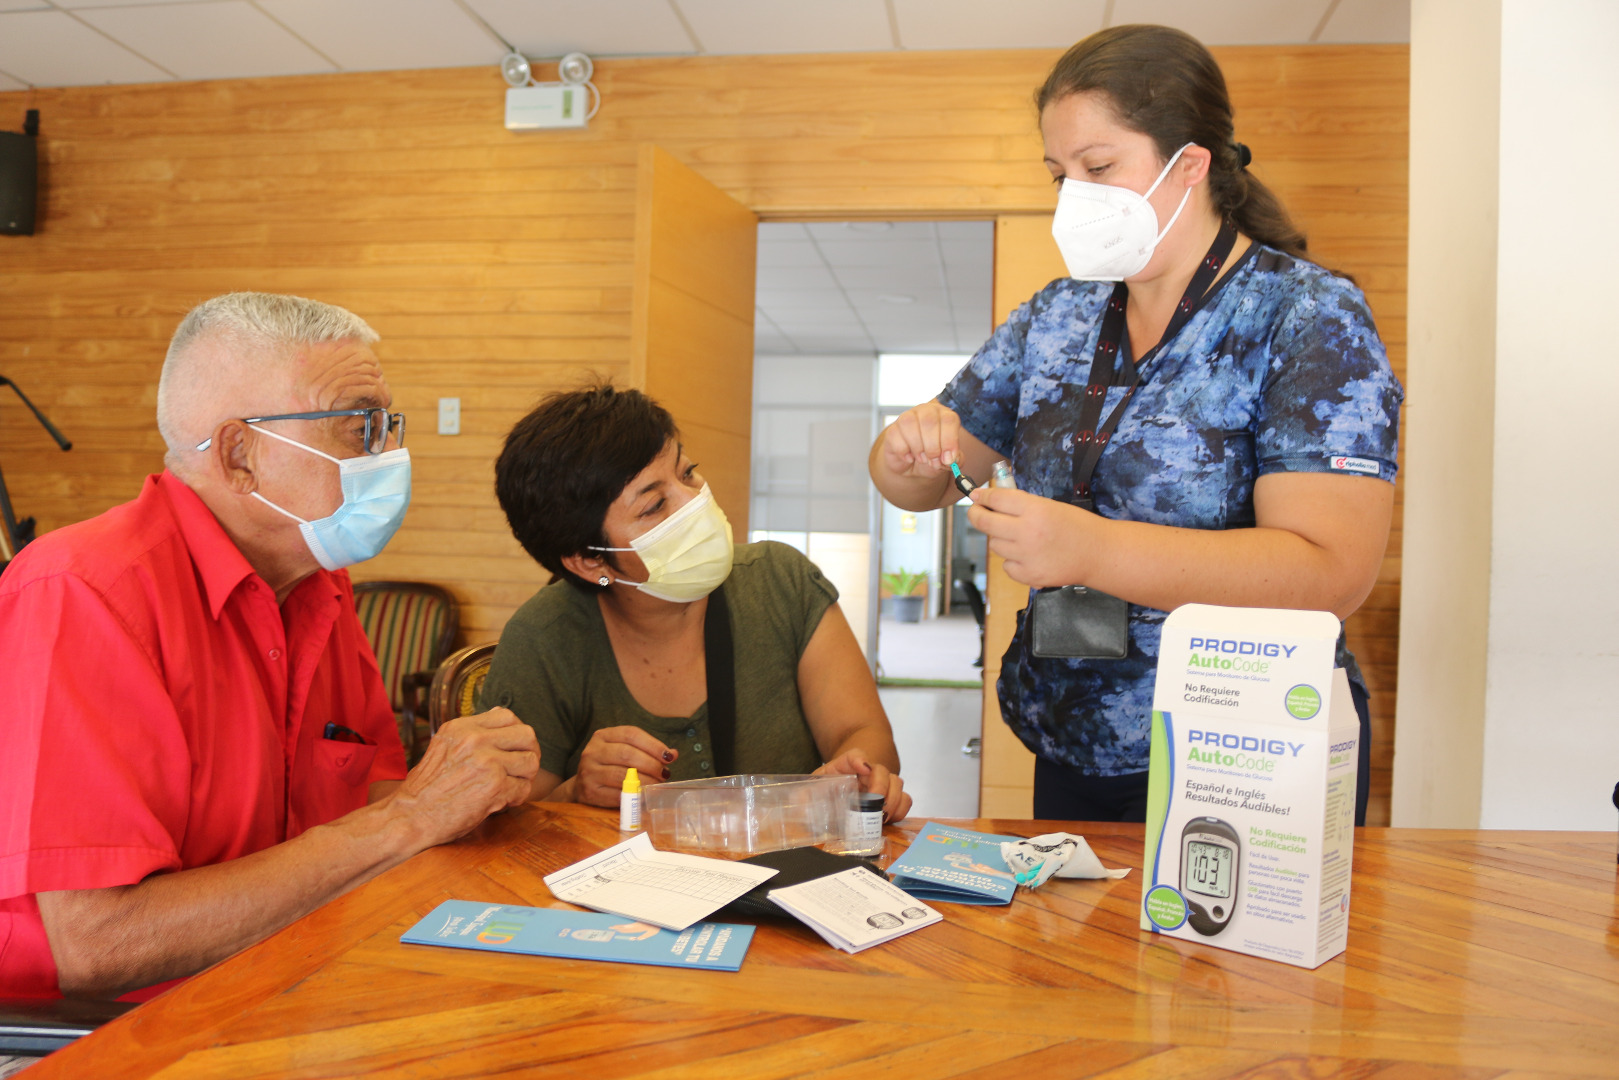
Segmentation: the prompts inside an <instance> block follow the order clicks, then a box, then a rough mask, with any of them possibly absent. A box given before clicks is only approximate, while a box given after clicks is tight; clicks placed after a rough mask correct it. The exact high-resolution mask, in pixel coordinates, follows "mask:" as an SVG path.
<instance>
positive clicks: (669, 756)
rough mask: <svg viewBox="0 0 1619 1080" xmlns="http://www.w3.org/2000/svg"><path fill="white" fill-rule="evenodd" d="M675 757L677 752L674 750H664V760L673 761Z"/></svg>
mask: <svg viewBox="0 0 1619 1080" xmlns="http://www.w3.org/2000/svg"><path fill="white" fill-rule="evenodd" d="M674 759H675V752H674V751H673V750H665V751H664V752H663V760H664V761H665V762H666V763H667V762H670V761H673V760H674Z"/></svg>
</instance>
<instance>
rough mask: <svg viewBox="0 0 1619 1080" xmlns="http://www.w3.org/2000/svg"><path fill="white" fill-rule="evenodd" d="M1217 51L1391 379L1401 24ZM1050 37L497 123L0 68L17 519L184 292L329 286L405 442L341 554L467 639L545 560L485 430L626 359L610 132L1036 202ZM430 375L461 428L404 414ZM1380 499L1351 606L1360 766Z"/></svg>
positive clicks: (266, 84)
mask: <svg viewBox="0 0 1619 1080" xmlns="http://www.w3.org/2000/svg"><path fill="white" fill-rule="evenodd" d="M1216 53H1217V55H1218V56H1219V58H1220V61H1221V63H1222V64H1223V65H1224V68H1225V71H1226V73H1227V77H1228V79H1229V80H1230V83H1231V88H1232V94H1233V98H1234V100H1235V101H1236V104H1237V116H1238V136H1239V137H1240V138H1241V139H1242V140H1243V141H1245V142H1247V143H1248V144H1249V145H1250V146H1251V147H1253V149H1254V153H1255V163H1254V169H1255V171H1256V172H1257V173H1259V174H1260V175H1261V176H1263V177H1264V178H1265V179H1266V180H1268V181H1270V182H1272V183H1273V184H1274V185H1275V186H1276V187H1277V188H1278V190H1279V191H1280V193H1281V194H1282V195H1283V197H1284V198H1285V199H1286V200H1287V201H1288V203H1289V205H1290V206H1291V207H1292V208H1293V209H1294V210H1295V212H1296V213H1297V214H1298V215H1299V217H1300V218H1301V219H1302V220H1303V223H1304V224H1305V225H1306V226H1307V227H1308V229H1309V230H1310V233H1311V240H1312V248H1313V249H1314V250H1315V251H1317V252H1318V253H1319V256H1320V257H1321V258H1322V259H1323V260H1324V261H1326V262H1328V263H1330V264H1332V265H1334V266H1336V267H1339V268H1342V269H1345V270H1348V271H1350V272H1352V273H1353V274H1354V275H1355V276H1356V278H1357V279H1358V280H1359V282H1360V283H1361V285H1362V286H1363V287H1364V288H1365V289H1366V291H1367V293H1368V294H1369V295H1370V297H1371V300H1372V306H1373V309H1374V311H1375V312H1376V313H1377V317H1378V321H1379V324H1380V326H1381V328H1382V330H1383V333H1384V337H1385V339H1386V340H1387V341H1388V343H1389V347H1390V352H1391V353H1392V354H1393V356H1394V358H1395V364H1396V369H1397V370H1398V371H1400V372H1402V373H1403V371H1404V352H1405V349H1404V345H1405V307H1404V305H1405V247H1406V145H1407V139H1406V130H1407V98H1408V91H1407V85H1408V75H1407V50H1406V49H1405V48H1404V47H1403V46H1353V47H1324V46H1313V47H1312V46H1300V47H1253V48H1228V49H1219V50H1216ZM1055 55H1056V54H1055V52H1053V51H1049V50H1008V51H985V52H971V53H944V52H939V53H933V52H927V53H866V54H850V55H835V56H785V57H718V58H706V57H705V58H691V59H647V60H616V61H603V62H602V63H600V64H598V65H597V76H596V79H597V83H598V85H599V86H600V87H601V90H602V93H603V96H604V104H603V106H602V109H601V112H600V114H599V115H598V116H597V117H596V118H595V119H594V120H593V121H592V122H591V126H590V128H589V129H588V130H586V131H583V132H572V131H570V132H550V133H525V134H514V133H510V132H507V131H506V130H505V129H504V128H503V127H502V124H501V117H502V108H503V94H502V92H503V88H504V84H503V83H502V82H501V81H500V78H499V76H498V74H497V73H496V71H495V69H494V68H493V67H488V68H466V69H453V70H441V71H427V72H399V73H381V74H355V75H335V76H315V77H307V78H282V79H243V80H229V81H217V82H197V83H179V84H155V85H145V86H110V87H86V88H70V89H60V90H39V91H32V92H15V93H5V94H0V124H3V125H4V126H5V127H8V128H10V127H15V126H16V125H17V124H18V123H20V121H21V118H22V112H23V110H24V109H25V108H29V107H36V108H39V109H40V110H41V114H42V130H43V133H44V134H43V137H42V146H41V149H42V152H43V159H44V165H43V169H42V179H43V184H44V192H45V194H44V204H43V206H42V211H43V215H42V222H41V228H40V231H39V233H38V235H36V236H33V237H28V238H14V237H0V374H4V375H7V376H10V377H11V378H14V379H16V380H17V381H18V382H19V383H21V384H22V386H23V387H24V388H25V389H26V390H27V391H28V392H29V393H30V394H31V395H32V396H33V397H34V399H35V400H36V401H37V402H38V403H39V404H40V405H41V406H42V407H43V408H45V409H46V410H47V411H48V413H49V414H50V415H51V416H52V418H53V419H55V420H56V422H57V424H58V426H60V427H61V428H62V429H63V430H64V431H65V432H67V433H68V434H69V436H70V437H72V438H73V439H74V440H75V442H76V446H75V448H74V450H73V451H72V452H71V453H70V454H61V453H59V452H57V451H56V450H55V449H54V447H52V446H51V445H50V444H49V443H48V442H47V441H46V440H45V436H44V434H43V433H42V432H40V431H38V430H37V429H36V427H35V425H34V422H33V420H32V418H31V417H29V416H28V415H27V413H26V412H25V411H24V410H23V409H22V408H21V406H20V405H18V404H17V403H16V401H15V400H14V399H12V398H10V397H9V395H8V396H6V397H0V468H4V470H5V475H6V478H7V480H8V481H9V482H10V484H11V488H12V493H13V496H14V498H15V501H16V505H17V507H18V509H19V511H20V512H21V513H23V514H26V515H34V516H36V517H38V518H39V520H40V524H41V528H42V529H51V528H56V527H58V526H60V525H63V524H66V523H68V522H71V521H76V520H79V519H81V518H84V517H88V516H90V515H93V514H96V513H98V512H100V511H102V510H104V509H106V508H107V507H109V506H112V505H114V504H116V503H118V502H121V501H123V500H125V499H127V498H130V497H131V496H132V495H133V494H134V492H135V491H136V489H137V488H138V486H139V483H140V479H141V477H142V476H144V475H145V474H147V473H148V472H151V471H153V470H155V469H157V468H159V467H160V464H161V454H162V444H161V441H160V440H159V438H158V435H157V431H156V429H155V426H154V424H153V421H152V408H153V402H154V395H155V387H156V379H157V373H158V369H159V365H160V362H161V358H162V354H163V348H164V344H165V342H166V340H167V338H168V335H169V334H170V332H171V331H172V330H173V327H174V325H175V323H176V321H177V320H178V319H179V317H180V315H181V314H182V313H183V312H184V311H185V310H186V309H187V308H188V307H189V306H190V305H191V304H193V303H195V302H196V301H198V300H201V299H204V298H206V297H208V296H210V295H213V294H216V293H219V292H223V291H226V290H229V289H268V290H277V291H290V292H297V293H302V294H305V295H309V296H314V297H317V298H320V299H324V300H329V301H332V302H335V303H339V304H343V305H346V306H348V307H350V308H352V309H354V310H355V311H357V312H359V313H360V314H361V315H363V316H364V317H365V318H367V319H368V320H370V321H371V322H372V324H373V325H374V326H375V327H376V328H377V330H378V331H379V332H380V333H381V334H382V335H383V342H382V344H381V346H380V348H379V352H380V355H381V356H382V358H383V361H384V364H385V367H386V370H387V372H388V376H389V379H390V381H391V382H392V384H393V387H394V392H395V398H396V400H397V401H398V403H399V404H400V406H401V407H403V408H404V409H405V410H407V411H408V412H409V413H410V414H411V417H412V420H413V424H412V427H411V432H410V446H411V449H412V451H413V455H414V457H415V459H416V463H417V464H416V475H417V482H416V497H415V501H414V503H413V505H412V507H411V511H410V516H409V517H408V519H407V520H406V524H405V527H404V528H403V529H402V530H401V531H400V533H399V535H398V537H396V538H395V540H394V542H393V543H392V544H391V545H390V547H389V549H388V550H387V552H385V553H384V554H383V555H382V556H381V557H380V558H378V559H376V560H374V561H373V562H371V563H369V564H367V565H366V566H364V567H363V568H361V569H360V570H359V571H358V572H357V575H356V576H358V577H368V578H369V577H399V578H418V579H426V580H432V581H439V582H444V583H445V584H447V585H449V586H450V587H451V588H452V589H453V590H454V591H455V592H456V593H457V594H458V595H459V596H460V598H461V599H462V601H463V602H464V603H465V605H466V606H465V608H464V612H465V618H466V627H465V637H466V639H467V640H469V641H478V640H487V639H490V638H493V637H495V636H496V635H497V634H498V633H499V630H500V627H501V626H502V625H503V624H504V622H505V620H506V618H507V616H508V615H509V614H510V612H511V611H512V610H513V609H514V608H515V607H516V605H517V604H519V603H521V602H522V601H523V600H524V599H525V598H526V597H527V596H528V595H529V594H530V593H531V592H532V591H533V590H534V588H535V587H537V586H538V585H539V584H540V582H541V580H542V575H541V573H540V572H539V571H538V569H537V568H536V567H534V566H533V565H532V564H531V563H530V562H529V560H528V559H527V558H526V557H525V556H524V555H523V554H522V552H521V551H520V550H519V549H518V547H517V545H516V544H515V543H514V542H513V541H512V540H511V539H510V538H509V536H508V535H507V531H506V526H505V521H504V519H503V517H502V515H501V514H500V511H499V509H498V507H497V506H496V505H495V502H494V497H493V494H492V469H491V462H492V460H493V458H494V455H495V453H496V451H497V448H498V446H499V443H500V439H501V437H502V434H503V433H504V431H505V430H506V429H507V428H508V427H509V425H510V424H511V423H512V421H513V420H514V419H516V417H517V416H519V415H521V413H522V411H523V410H524V409H525V408H526V407H527V406H528V405H529V404H530V403H532V402H533V401H534V400H535V399H536V398H537V397H538V396H539V395H540V394H541V393H543V392H544V391H546V390H547V389H551V388H554V387H558V386H563V385H568V384H571V383H574V382H576V381H578V380H579V379H581V378H583V377H584V376H586V375H587V374H589V373H592V372H600V373H605V374H608V375H613V376H616V377H618V378H620V379H625V380H627V379H628V378H629V376H630V351H631V345H630V321H631V307H632V301H631V292H632V281H633V273H634V250H633V248H634V226H635V190H634V188H635V176H636V160H637V154H638V151H639V147H640V146H641V144H643V143H646V142H655V143H657V144H658V145H660V146H662V147H664V148H665V149H667V150H668V151H669V152H670V153H672V154H673V155H674V156H675V157H676V158H677V159H679V160H681V161H683V162H685V163H686V164H687V165H689V166H691V167H692V168H694V169H695V170H696V171H697V172H699V173H700V174H702V175H703V176H705V177H707V178H708V179H709V180H711V181H713V182H714V183H715V184H717V185H719V186H720V187H721V188H722V189H724V190H726V191H727V192H728V193H730V194H731V195H732V196H733V197H735V198H736V199H737V200H738V201H740V202H741V203H742V204H743V205H745V206H747V207H749V208H750V209H752V210H754V211H755V212H757V213H759V214H760V215H762V216H763V217H765V218H767V219H776V220H794V219H798V220H804V219H813V218H821V219H839V218H849V217H920V218H983V219H988V218H993V217H994V216H995V215H997V214H999V213H1039V212H1046V211H1049V209H1050V208H1051V206H1052V203H1053V193H1052V188H1051V184H1050V181H1049V179H1048V178H1047V175H1046V172H1045V169H1044V167H1043V166H1042V165H1041V164H1040V152H1039V142H1038V139H1037V137H1036V134H1035V116H1034V113H1033V108H1032V106H1031V104H1030V95H1031V93H1032V91H1033V88H1034V86H1035V85H1036V84H1037V83H1038V82H1039V81H1040V79H1041V78H1042V77H1043V76H1044V73H1045V71H1046V69H1047V68H1048V66H1049V65H1050V63H1051V61H1052V60H1053V59H1054V57H1055ZM987 302H988V298H986V303H987ZM440 396H459V397H460V398H461V399H462V407H463V412H462V430H463V432H464V434H462V435H460V436H456V437H443V438H441V437H439V436H437V435H435V434H433V418H434V411H435V402H436V399H437V398H438V397H440ZM1399 520H1400V519H1399V517H1398V514H1397V516H1396V519H1395V534H1394V537H1393V539H1392V541H1391V546H1390V551H1391V552H1393V553H1395V554H1393V555H1391V556H1390V557H1389V558H1388V560H1387V561H1386V562H1385V568H1384V574H1383V578H1382V581H1381V582H1380V584H1379V586H1378V589H1377V591H1376V592H1375V593H1374V594H1373V596H1372V598H1371V600H1370V601H1369V602H1368V605H1367V608H1366V610H1365V612H1364V613H1363V614H1361V615H1359V616H1357V617H1356V621H1355V624H1354V632H1355V645H1356V649H1357V651H1358V653H1359V654H1360V656H1361V657H1362V663H1363V664H1364V666H1365V668H1366V670H1367V673H1368V676H1369V677H1370V678H1371V680H1372V682H1373V688H1374V691H1376V693H1377V698H1376V709H1377V715H1378V724H1379V729H1378V733H1377V743H1378V746H1379V748H1380V749H1379V761H1378V770H1379V776H1378V779H1379V788H1380V789H1381V791H1384V792H1386V791H1387V789H1388V783H1387V775H1388V764H1389V753H1390V750H1389V748H1390V747H1391V746H1392V729H1391V727H1390V725H1391V723H1392V716H1393V691H1394V664H1395V656H1396V647H1397V642H1396V635H1397V633H1398V617H1397V615H1398V604H1399V559H1398V555H1397V553H1398V551H1399ZM1385 813H1386V811H1385Z"/></svg>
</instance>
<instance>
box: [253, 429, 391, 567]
mask: <svg viewBox="0 0 1619 1080" xmlns="http://www.w3.org/2000/svg"><path fill="white" fill-rule="evenodd" d="M254 430H255V431H257V432H258V433H259V434H260V435H269V436H270V437H271V438H275V439H280V440H281V441H282V442H284V443H291V444H292V445H293V446H296V447H298V448H299V449H300V450H308V451H309V452H310V453H311V454H319V455H320V456H321V457H323V458H325V459H326V460H327V461H335V462H337V471H338V475H339V477H340V478H341V482H342V485H343V504H342V505H341V506H339V507H338V508H337V509H336V510H334V511H332V513H331V514H330V515H328V516H327V517H323V518H321V519H319V520H318V521H305V520H304V519H303V518H301V517H299V516H298V515H297V514H294V513H292V512H291V511H290V510H285V509H283V508H282V507H279V506H277V505H276V504H275V503H273V502H271V501H270V500H269V499H266V498H265V497H264V496H263V495H260V494H259V493H258V492H256V491H255V492H253V497H254V498H255V499H257V500H259V502H261V503H263V504H264V505H266V506H268V507H270V508H271V509H272V510H280V511H281V513H283V514H286V515H287V516H288V517H290V518H291V519H292V520H294V521H296V522H297V523H298V531H299V532H300V533H302V534H303V538H304V543H305V544H306V545H308V547H309V553H310V554H311V555H313V556H315V561H316V562H318V563H320V565H321V567H322V568H323V569H326V570H341V569H342V568H343V567H345V566H353V565H354V564H355V563H361V562H365V560H367V559H372V558H375V557H376V556H377V555H378V554H379V553H380V552H381V551H382V549H383V548H384V547H386V546H387V544H388V541H389V540H392V539H393V535H394V533H396V532H398V531H399V526H400V524H401V523H402V522H403V521H404V520H405V511H406V510H407V509H408V508H409V507H410V451H409V450H406V449H405V448H404V447H402V446H401V447H400V448H399V449H397V450H389V451H387V452H385V453H381V454H362V455H360V456H359V457H352V458H335V457H333V456H332V455H330V454H327V453H323V452H322V451H319V450H316V449H315V448H314V447H313V446H305V445H304V444H303V443H301V442H299V441H298V440H296V439H289V438H287V437H286V436H285V435H279V434H277V433H276V432H273V431H271V430H269V429H268V428H255V429H254Z"/></svg>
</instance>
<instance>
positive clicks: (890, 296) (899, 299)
mask: <svg viewBox="0 0 1619 1080" xmlns="http://www.w3.org/2000/svg"><path fill="white" fill-rule="evenodd" d="M877 299H879V300H881V301H882V302H883V303H885V304H914V303H916V297H914V296H906V295H905V294H904V293H879V294H878V295H877Z"/></svg>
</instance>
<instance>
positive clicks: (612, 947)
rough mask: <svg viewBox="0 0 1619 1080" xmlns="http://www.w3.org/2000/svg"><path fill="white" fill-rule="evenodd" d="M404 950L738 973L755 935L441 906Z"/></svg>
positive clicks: (733, 929) (584, 915) (714, 927)
mask: <svg viewBox="0 0 1619 1080" xmlns="http://www.w3.org/2000/svg"><path fill="white" fill-rule="evenodd" d="M399 940H400V941H402V942H405V943H406V944H409V945H447V946H449V947H451V948H455V949H482V950H485V951H487V952H505V953H522V954H524V955H526V956H560V957H566V958H568V959H573V960H606V961H610V962H612V963H616V964H653V965H657V966H659V967H682V968H703V969H706V970H710V971H736V970H737V969H738V968H740V967H741V966H742V957H743V956H744V955H745V954H746V953H747V951H748V945H749V944H751V943H752V941H753V927H751V926H742V925H738V924H734V923H710V922H705V923H698V924H697V925H696V926H693V927H691V928H690V929H688V930H684V931H682V932H680V933H675V932H674V931H672V930H660V929H659V928H658V927H656V926H652V925H650V924H648V923H644V922H637V921H634V920H629V919H625V918H623V917H622V916H618V915H597V914H593V913H591V912H588V911H563V910H561V909H557V908H531V907H516V906H514V905H511V904H480V903H476V902H474V901H471V900H446V901H445V902H444V903H442V904H440V905H439V906H438V907H436V908H434V909H433V913H432V914H431V915H429V916H428V917H427V918H425V919H423V920H422V921H421V922H419V923H417V924H416V925H415V926H413V927H411V928H410V929H409V930H407V931H405V934H404V936H403V937H401V938H400V939H399Z"/></svg>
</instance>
